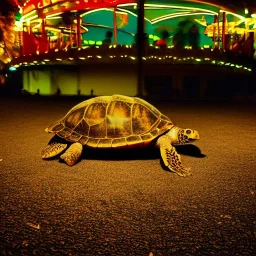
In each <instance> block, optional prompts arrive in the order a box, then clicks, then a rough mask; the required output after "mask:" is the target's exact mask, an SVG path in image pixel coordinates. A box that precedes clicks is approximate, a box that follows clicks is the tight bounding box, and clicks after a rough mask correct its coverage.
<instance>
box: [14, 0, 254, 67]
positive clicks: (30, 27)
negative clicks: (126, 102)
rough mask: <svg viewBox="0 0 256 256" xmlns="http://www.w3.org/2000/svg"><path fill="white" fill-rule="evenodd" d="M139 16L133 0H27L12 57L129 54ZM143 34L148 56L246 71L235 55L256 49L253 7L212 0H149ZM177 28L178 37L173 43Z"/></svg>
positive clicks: (61, 59) (30, 62)
mask: <svg viewBox="0 0 256 256" xmlns="http://www.w3.org/2000/svg"><path fill="white" fill-rule="evenodd" d="M219 2H221V1H219ZM137 21H138V5H137V0H28V1H27V2H26V3H24V5H23V6H21V18H20V20H19V21H17V29H16V30H17V37H16V38H17V40H16V45H18V47H19V49H20V54H19V56H18V57H16V58H14V59H13V60H12V61H11V63H10V64H11V66H12V67H14V68H20V67H31V66H35V65H39V66H40V65H45V64H46V65H49V64H50V65H55V64H58V65H62V64H69V65H70V64H71V65H77V64H79V65H80V64H81V62H82V61H87V60H89V59H90V60H92V59H95V60H96V61H98V62H109V61H111V59H115V60H121V62H122V61H123V60H124V59H127V60H128V61H134V60H136V50H134V49H135V48H136V37H137V25H138V23H137ZM193 29H194V31H193ZM163 31H165V32H167V34H168V36H167V38H164V39H165V40H166V45H165V47H164V49H162V48H161V47H159V46H157V44H156V42H157V41H158V40H160V39H163V38H161V37H162V35H163ZM193 32H195V33H194V34H193ZM107 34H109V35H110V37H109V38H108V40H109V41H108V44H107V45H106V44H105V40H104V39H105V36H106V35H107ZM144 34H145V42H146V43H145V49H144V56H143V59H144V60H145V61H146V60H147V61H148V62H150V61H151V62H152V61H159V60H160V61H161V60H164V61H166V62H168V61H169V62H171V63H173V64H175V63H176V62H177V61H179V62H184V63H197V64H198V63H202V64H205V63H206V64H217V63H218V64H219V63H221V64H224V65H227V66H230V67H238V68H241V67H242V69H244V70H246V71H251V67H249V66H246V65H244V64H241V63H240V62H239V60H240V59H241V58H240V56H247V57H249V58H252V57H253V54H254V49H255V48H256V47H255V44H254V42H256V10H255V9H253V8H246V9H241V8H240V9H239V8H236V7H234V6H233V7H230V6H226V5H223V4H220V3H219V4H218V3H217V1H213V0H212V1H203V0H185V1H180V0H161V1H158V0H146V1H145V4H144ZM112 35H113V36H112ZM191 35H192V36H194V44H193V43H191V42H192V41H193V40H191V38H190V37H191ZM178 36H179V39H181V38H182V40H180V41H182V43H181V45H177V38H178ZM195 42H196V43H195ZM181 48H182V49H183V50H185V52H184V51H183V50H182V49H181ZM106 49H107V50H106ZM216 52H217V54H216ZM227 53H228V54H227ZM231 55H234V56H236V57H235V59H231V61H230V59H227V58H226V57H227V56H231ZM216 56H217V57H216ZM223 56H224V57H223ZM237 56H238V57H237ZM221 58H223V59H221ZM106 59H107V60H106ZM233 60H234V61H233ZM232 61H233V62H232ZM236 61H238V62H237V63H236Z"/></svg>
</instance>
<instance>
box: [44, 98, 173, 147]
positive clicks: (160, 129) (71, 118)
mask: <svg viewBox="0 0 256 256" xmlns="http://www.w3.org/2000/svg"><path fill="white" fill-rule="evenodd" d="M171 126H172V122H171V121H170V119H169V118H167V117H165V116H164V115H162V114H161V112H160V111H158V110H157V109H156V108H155V107H153V106H152V105H150V104H149V103H148V102H146V101H144V100H141V99H138V98H131V97H126V96H121V95H113V96H105V97H99V98H93V99H90V100H87V101H84V102H82V103H80V104H78V105H77V106H75V107H74V108H72V109H71V110H70V111H69V112H68V113H67V115H66V116H65V117H64V118H63V119H61V120H60V121H59V122H57V123H55V124H54V125H52V126H50V127H49V128H48V131H50V132H53V133H56V134H57V135H58V136H60V137H62V138H65V139H66V140H69V141H71V142H76V141H79V142H80V143H81V144H83V145H88V146H90V147H104V148H107V147H123V146H131V145H135V144H143V143H144V142H146V143H147V142H150V141H151V140H153V139H154V138H155V137H157V136H158V135H160V134H162V133H164V132H165V131H166V130H167V129H169V128H170V127H171Z"/></svg>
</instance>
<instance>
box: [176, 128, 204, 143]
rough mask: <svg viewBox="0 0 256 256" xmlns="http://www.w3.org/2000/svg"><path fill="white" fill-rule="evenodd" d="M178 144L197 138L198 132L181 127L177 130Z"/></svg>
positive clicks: (190, 141)
mask: <svg viewBox="0 0 256 256" xmlns="http://www.w3.org/2000/svg"><path fill="white" fill-rule="evenodd" d="M177 139H178V144H185V143H192V142H194V141H195V140H199V139H200V137H199V133H198V131H196V130H192V129H181V128H179V129H178V131H177Z"/></svg>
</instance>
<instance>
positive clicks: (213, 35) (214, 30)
mask: <svg viewBox="0 0 256 256" xmlns="http://www.w3.org/2000/svg"><path fill="white" fill-rule="evenodd" d="M216 23H217V15H215V16H214V21H213V32H212V37H213V49H215V48H216V26H215V24H216Z"/></svg>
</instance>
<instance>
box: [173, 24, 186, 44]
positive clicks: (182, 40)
mask: <svg viewBox="0 0 256 256" xmlns="http://www.w3.org/2000/svg"><path fill="white" fill-rule="evenodd" d="M185 45H186V34H185V33H184V32H183V29H182V28H179V30H178V31H177V33H176V34H175V35H174V36H173V46H174V47H175V48H181V49H182V48H184V47H185Z"/></svg>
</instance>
